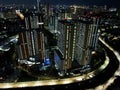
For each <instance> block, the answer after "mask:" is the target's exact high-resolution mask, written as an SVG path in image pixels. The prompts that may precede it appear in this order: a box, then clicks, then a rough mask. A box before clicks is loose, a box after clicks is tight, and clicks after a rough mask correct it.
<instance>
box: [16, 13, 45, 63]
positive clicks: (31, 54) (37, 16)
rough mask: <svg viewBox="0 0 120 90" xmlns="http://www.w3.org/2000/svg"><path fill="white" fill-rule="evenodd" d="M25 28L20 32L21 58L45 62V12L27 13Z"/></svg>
mask: <svg viewBox="0 0 120 90" xmlns="http://www.w3.org/2000/svg"><path fill="white" fill-rule="evenodd" d="M24 22H25V29H26V31H23V32H21V33H19V42H20V44H19V46H18V47H19V48H18V52H19V54H18V55H19V59H21V60H24V59H25V60H34V61H40V62H44V60H45V39H44V38H45V37H44V30H43V29H44V27H43V24H44V23H43V14H41V13H32V12H30V13H29V12H27V13H25V19H24Z"/></svg>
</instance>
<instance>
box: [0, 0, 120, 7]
mask: <svg viewBox="0 0 120 90" xmlns="http://www.w3.org/2000/svg"><path fill="white" fill-rule="evenodd" d="M41 1H42V2H46V3H50V4H68V5H69V4H77V5H78V4H83V5H107V6H109V7H111V6H112V7H118V8H119V7H120V6H119V2H120V1H119V0H41ZM13 3H14V4H36V0H0V4H13Z"/></svg>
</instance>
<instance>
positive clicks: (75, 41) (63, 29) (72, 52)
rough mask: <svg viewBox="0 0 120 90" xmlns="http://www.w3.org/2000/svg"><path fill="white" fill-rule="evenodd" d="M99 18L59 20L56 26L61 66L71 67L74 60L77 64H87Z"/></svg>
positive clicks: (96, 35) (96, 37) (95, 42)
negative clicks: (61, 59)
mask: <svg viewBox="0 0 120 90" xmlns="http://www.w3.org/2000/svg"><path fill="white" fill-rule="evenodd" d="M98 22H99V19H97V18H93V19H91V20H90V21H89V20H87V17H85V18H81V19H66V20H60V21H59V24H58V27H60V28H59V29H58V30H59V31H58V32H59V35H58V48H59V50H60V52H61V53H62V55H63V68H64V69H70V68H72V62H73V61H74V60H76V61H77V62H78V63H79V65H82V66H84V65H87V64H89V63H90V60H91V52H92V50H95V49H96V46H97V39H98V35H99V34H98V29H97V27H98Z"/></svg>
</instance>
